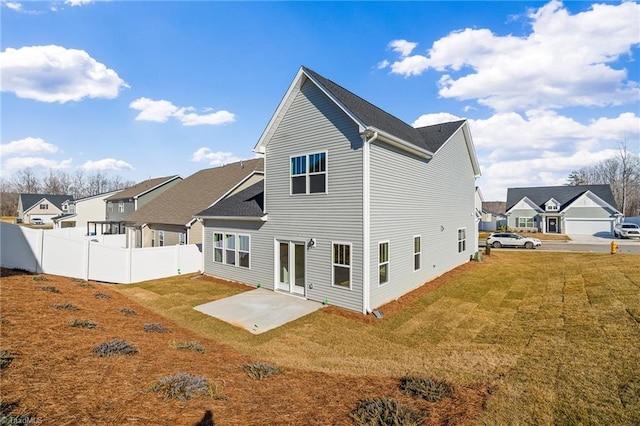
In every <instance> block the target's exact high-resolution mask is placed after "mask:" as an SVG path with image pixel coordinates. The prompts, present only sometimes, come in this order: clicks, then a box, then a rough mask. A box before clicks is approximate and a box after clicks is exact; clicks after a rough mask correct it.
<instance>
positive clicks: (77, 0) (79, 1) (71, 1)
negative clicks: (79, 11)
mask: <svg viewBox="0 0 640 426" xmlns="http://www.w3.org/2000/svg"><path fill="white" fill-rule="evenodd" d="M89 3H93V0H65V2H64V4H68V5H70V6H84V5H85V4H89Z"/></svg>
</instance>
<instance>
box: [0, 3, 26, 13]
mask: <svg viewBox="0 0 640 426" xmlns="http://www.w3.org/2000/svg"><path fill="white" fill-rule="evenodd" d="M2 4H3V5H5V6H6V7H8V8H9V9H11V10H13V11H16V12H20V11H22V4H20V3H17V2H12V1H5V2H2Z"/></svg>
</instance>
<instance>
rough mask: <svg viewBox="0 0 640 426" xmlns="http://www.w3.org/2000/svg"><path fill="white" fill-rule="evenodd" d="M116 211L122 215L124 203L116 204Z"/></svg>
mask: <svg viewBox="0 0 640 426" xmlns="http://www.w3.org/2000/svg"><path fill="white" fill-rule="evenodd" d="M118 211H119V212H120V213H124V201H120V202H119V203H118Z"/></svg>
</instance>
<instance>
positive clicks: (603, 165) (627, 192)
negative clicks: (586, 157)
mask: <svg viewBox="0 0 640 426" xmlns="http://www.w3.org/2000/svg"><path fill="white" fill-rule="evenodd" d="M597 184H609V185H611V191H612V192H613V196H614V198H615V200H616V204H618V209H619V210H620V211H621V212H622V213H623V214H624V215H625V216H640V157H639V156H638V155H635V154H634V153H633V152H631V151H630V149H629V141H628V139H625V140H623V141H621V142H620V144H619V145H618V152H617V154H616V155H615V156H614V157H611V158H607V159H605V160H603V161H601V162H599V163H597V164H595V165H593V166H589V167H583V168H582V169H580V170H574V171H573V172H571V173H570V174H569V177H568V179H567V185H597Z"/></svg>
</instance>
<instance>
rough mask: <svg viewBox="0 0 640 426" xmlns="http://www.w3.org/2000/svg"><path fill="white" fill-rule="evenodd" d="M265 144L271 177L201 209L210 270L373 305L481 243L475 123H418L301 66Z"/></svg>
mask: <svg viewBox="0 0 640 426" xmlns="http://www.w3.org/2000/svg"><path fill="white" fill-rule="evenodd" d="M254 150H255V151H256V152H258V153H261V154H264V160H265V177H264V181H263V182H258V183H256V184H254V185H252V186H251V187H249V188H246V189H244V190H241V191H237V192H234V193H231V194H229V196H228V197H226V198H225V199H223V200H221V201H219V202H218V203H216V204H214V205H213V206H212V207H210V208H209V209H207V210H205V211H203V212H201V213H199V214H198V215H197V217H198V218H199V219H200V220H202V221H203V223H204V227H205V230H204V250H203V254H204V272H205V273H207V274H210V275H215V276H219V277H222V278H226V279H231V280H236V281H241V282H244V283H247V284H250V285H254V286H261V287H264V288H269V289H274V290H277V291H281V292H287V293H292V294H295V295H299V296H302V297H305V298H307V299H310V300H315V301H320V302H324V303H328V304H331V305H337V306H340V307H343V308H346V309H350V310H354V311H359V312H363V313H366V312H371V311H372V310H373V309H375V308H376V307H378V306H381V305H382V304H384V303H387V302H389V301H391V300H394V299H396V298H398V297H400V296H402V295H403V294H405V293H407V292H409V291H410V290H412V289H414V288H417V287H419V286H421V285H423V284H424V283H425V282H427V281H429V280H431V279H433V278H435V277H437V276H439V275H442V274H443V273H445V272H447V271H449V270H451V269H452V268H455V267H456V266H459V265H461V264H463V263H465V262H467V261H469V260H470V258H471V257H472V256H473V255H474V253H475V252H476V250H477V232H476V228H477V224H476V207H475V192H476V184H475V180H476V177H477V176H479V174H480V168H479V165H478V161H477V157H476V154H475V149H474V146H473V142H472V139H471V133H470V131H469V125H468V124H467V122H466V121H465V120H461V121H456V122H452V123H442V124H438V125H434V126H427V127H421V128H413V127H411V126H410V125H408V124H406V123H404V122H403V121H401V120H399V119H398V118H396V117H394V116H392V115H390V114H388V113H387V112H385V111H383V110H381V109H380V108H378V107H376V106H374V105H372V104H370V103H369V102H367V101H365V100H364V99H362V98H360V97H358V96H357V95H355V94H353V93H351V92H350V91H348V90H346V89H344V88H343V87H341V86H339V85H337V84H335V83H334V82H332V81H331V80H328V79H326V78H324V77H322V76H320V75H319V74H317V73H315V72H314V71H312V70H310V69H308V68H305V67H302V68H301V69H300V70H299V71H298V73H297V75H296V76H295V78H294V80H293V82H292V83H291V85H290V86H289V89H288V90H287V92H286V94H285V96H284V98H283V99H282V101H281V103H280V104H279V106H278V108H277V110H276V112H275V114H274V115H273V117H272V118H271V120H270V122H269V124H268V125H267V127H266V129H265V130H264V132H263V134H262V136H261V138H260V140H259V141H258V143H257V145H256V146H255V148H254Z"/></svg>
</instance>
